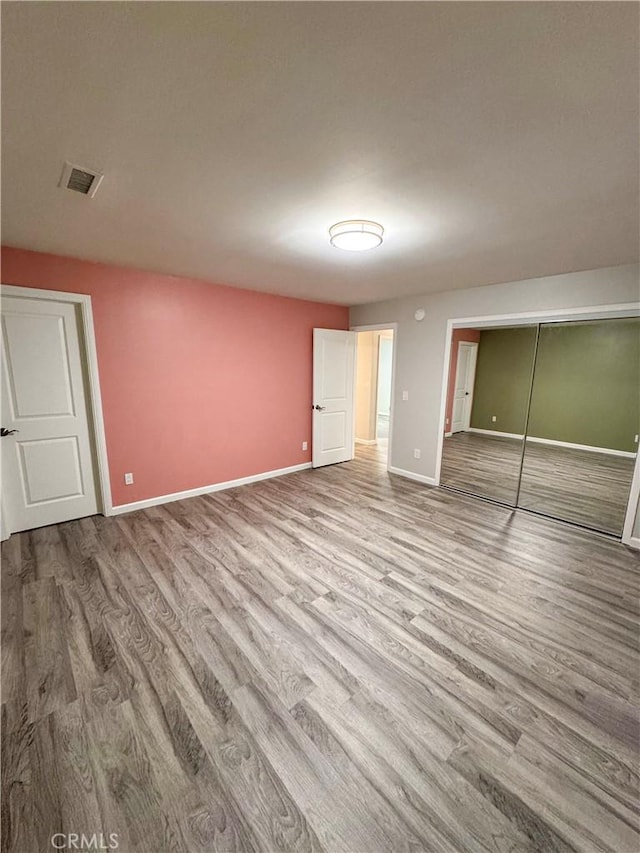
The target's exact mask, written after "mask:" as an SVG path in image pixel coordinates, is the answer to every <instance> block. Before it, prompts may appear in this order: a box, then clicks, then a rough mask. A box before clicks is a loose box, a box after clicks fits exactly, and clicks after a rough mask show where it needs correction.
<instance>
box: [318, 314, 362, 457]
mask: <svg viewBox="0 0 640 853" xmlns="http://www.w3.org/2000/svg"><path fill="white" fill-rule="evenodd" d="M355 356H356V333H355V332H339V331H336V330H334V329H314V330H313V453H312V464H313V467H314V468H319V467H321V466H322V465H333V464H334V463H335V462H347V461H348V460H349V459H353V446H354V445H353V438H354V436H353V417H354V379H355Z"/></svg>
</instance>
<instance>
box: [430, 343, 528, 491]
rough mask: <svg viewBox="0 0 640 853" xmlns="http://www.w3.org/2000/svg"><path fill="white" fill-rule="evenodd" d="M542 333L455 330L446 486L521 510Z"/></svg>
mask: <svg viewBox="0 0 640 853" xmlns="http://www.w3.org/2000/svg"><path fill="white" fill-rule="evenodd" d="M537 332H538V328H537V326H516V327H501V328H495V329H456V330H455V332H454V335H453V339H452V342H451V343H452V346H451V365H450V373H449V393H448V399H447V412H446V417H445V420H446V433H445V436H444V441H443V449H442V467H441V472H440V482H441V484H442V485H443V486H447V487H448V488H452V489H457V490H459V491H463V492H467V493H469V494H473V495H478V496H480V497H483V498H490V499H491V500H494V501H498V502H500V503H503V504H507V505H508V506H515V505H516V498H517V494H518V482H519V478H520V466H521V463H522V450H523V444H524V433H525V426H526V421H527V408H528V404H529V394H530V390H531V376H532V371H533V363H534V358H535V348H536V336H537ZM470 351H471V352H472V354H471V355H470ZM470 364H471V365H472V366H473V370H471V369H470Z"/></svg>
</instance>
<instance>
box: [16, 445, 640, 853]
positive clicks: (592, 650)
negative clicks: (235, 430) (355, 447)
mask: <svg viewBox="0 0 640 853" xmlns="http://www.w3.org/2000/svg"><path fill="white" fill-rule="evenodd" d="M377 452H378V451H377V450H376V448H373V447H372V448H364V449H359V452H358V458H357V459H356V460H355V461H353V462H351V463H348V464H344V465H336V466H332V467H329V468H324V469H320V470H318V471H304V472H300V473H298V474H294V475H290V476H288V477H283V478H280V479H276V480H271V481H264V482H261V483H256V484H254V485H250V486H244V487H241V488H238V489H234V490H230V491H226V492H218V493H216V494H212V495H209V496H206V497H199V498H192V499H190V500H187V501H182V502H178V503H174V504H168V505H165V506H162V507H157V508H154V509H149V510H145V511H140V512H136V513H132V514H129V515H123V516H120V517H115V518H102V517H99V516H98V517H93V518H88V519H83V520H80V521H75V522H70V523H66V524H61V525H57V526H52V527H48V528H42V529H40V530H35V531H32V532H30V533H23V534H19V535H14V536H12V537H11V539H10V540H9V541H8V542H7V543H5V545H4V549H3V566H2V667H3V684H2V686H3V692H2V762H3V775H2V784H3V799H2V824H3V826H2V829H3V833H2V849H3V850H5V851H15V853H45V851H51V850H53V847H52V846H51V838H52V836H53V835H54V834H55V833H58V832H62V833H77V834H82V833H84V834H85V835H87V836H92V835H93V834H95V833H103V834H104V838H105V839H107V838H108V837H109V834H110V833H117V835H118V842H119V847H118V850H119V851H120V853H139V851H143V853H165V851H167V853H169V851H171V853H180V852H181V851H189V853H211V851H269V852H270V851H291V853H294V851H295V853H302V852H303V851H318V853H319V851H327V853H343V851H344V853H378V851H379V853H383V851H384V853H402V851H406V853H409V851H413V853H417V851H438V853H440V851H443V853H461V851H470V853H476V851H501V853H506V852H507V851H509V853H514V852H515V851H521V852H522V853H525V851H528V853H533V851H539V853H552V852H553V851H563V853H568V851H584V853H596V851H602V850H606V851H615V853H635V852H636V851H637V850H638V849H639V847H640V835H639V834H638V763H637V762H638V753H637V747H638V704H637V702H638V681H639V671H638V641H639V636H638V587H639V580H640V558H639V556H638V554H637V553H635V552H632V551H630V550H628V549H626V548H625V547H623V546H622V545H620V544H618V543H616V542H614V541H611V540H608V539H606V538H604V537H600V536H598V535H596V534H592V533H589V532H585V531H581V530H579V529H571V528H568V527H566V526H564V525H559V524H557V523H555V522H552V521H549V520H547V519H544V518H539V517H535V516H528V515H527V514H524V513H516V512H513V511H510V510H508V509H506V508H503V507H500V506H496V505H491V504H486V503H482V502H479V501H476V500H474V499H472V498H467V497H465V496H462V495H458V494H455V493H452V492H447V491H446V490H441V489H436V488H429V487H425V486H423V485H420V484H418V483H415V482H411V481H408V480H405V479H401V478H399V477H394V476H390V475H388V474H387V472H386V471H385V470H384V465H383V464H381V462H380V461H379V459H378V457H377ZM57 840H58V843H60V839H59V837H58V839H57ZM83 849H86V848H83Z"/></svg>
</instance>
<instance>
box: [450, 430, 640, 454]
mask: <svg viewBox="0 0 640 853" xmlns="http://www.w3.org/2000/svg"><path fill="white" fill-rule="evenodd" d="M468 432H478V433H481V434H482V435H492V436H495V437H496V438H517V439H519V440H520V441H521V440H522V439H523V438H524V436H523V435H518V433H515V432H498V431H497V430H493V429H478V428H477V427H469V430H468ZM445 437H446V435H445ZM527 441H533V442H534V443H535V444H551V445H553V446H554V447H566V448H567V449H568V450H588V451H589V452H590V453H608V454H609V455H610V456H625V457H626V458H627V459H635V458H636V454H635V453H632V452H631V451H630V450H613V449H612V448H610V447H594V446H593V445H592V444H573V442H571V441H556V440H555V439H554V438H536V436H534V435H528V436H527Z"/></svg>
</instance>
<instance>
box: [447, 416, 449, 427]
mask: <svg viewBox="0 0 640 853" xmlns="http://www.w3.org/2000/svg"><path fill="white" fill-rule="evenodd" d="M447 426H449V418H447Z"/></svg>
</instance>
